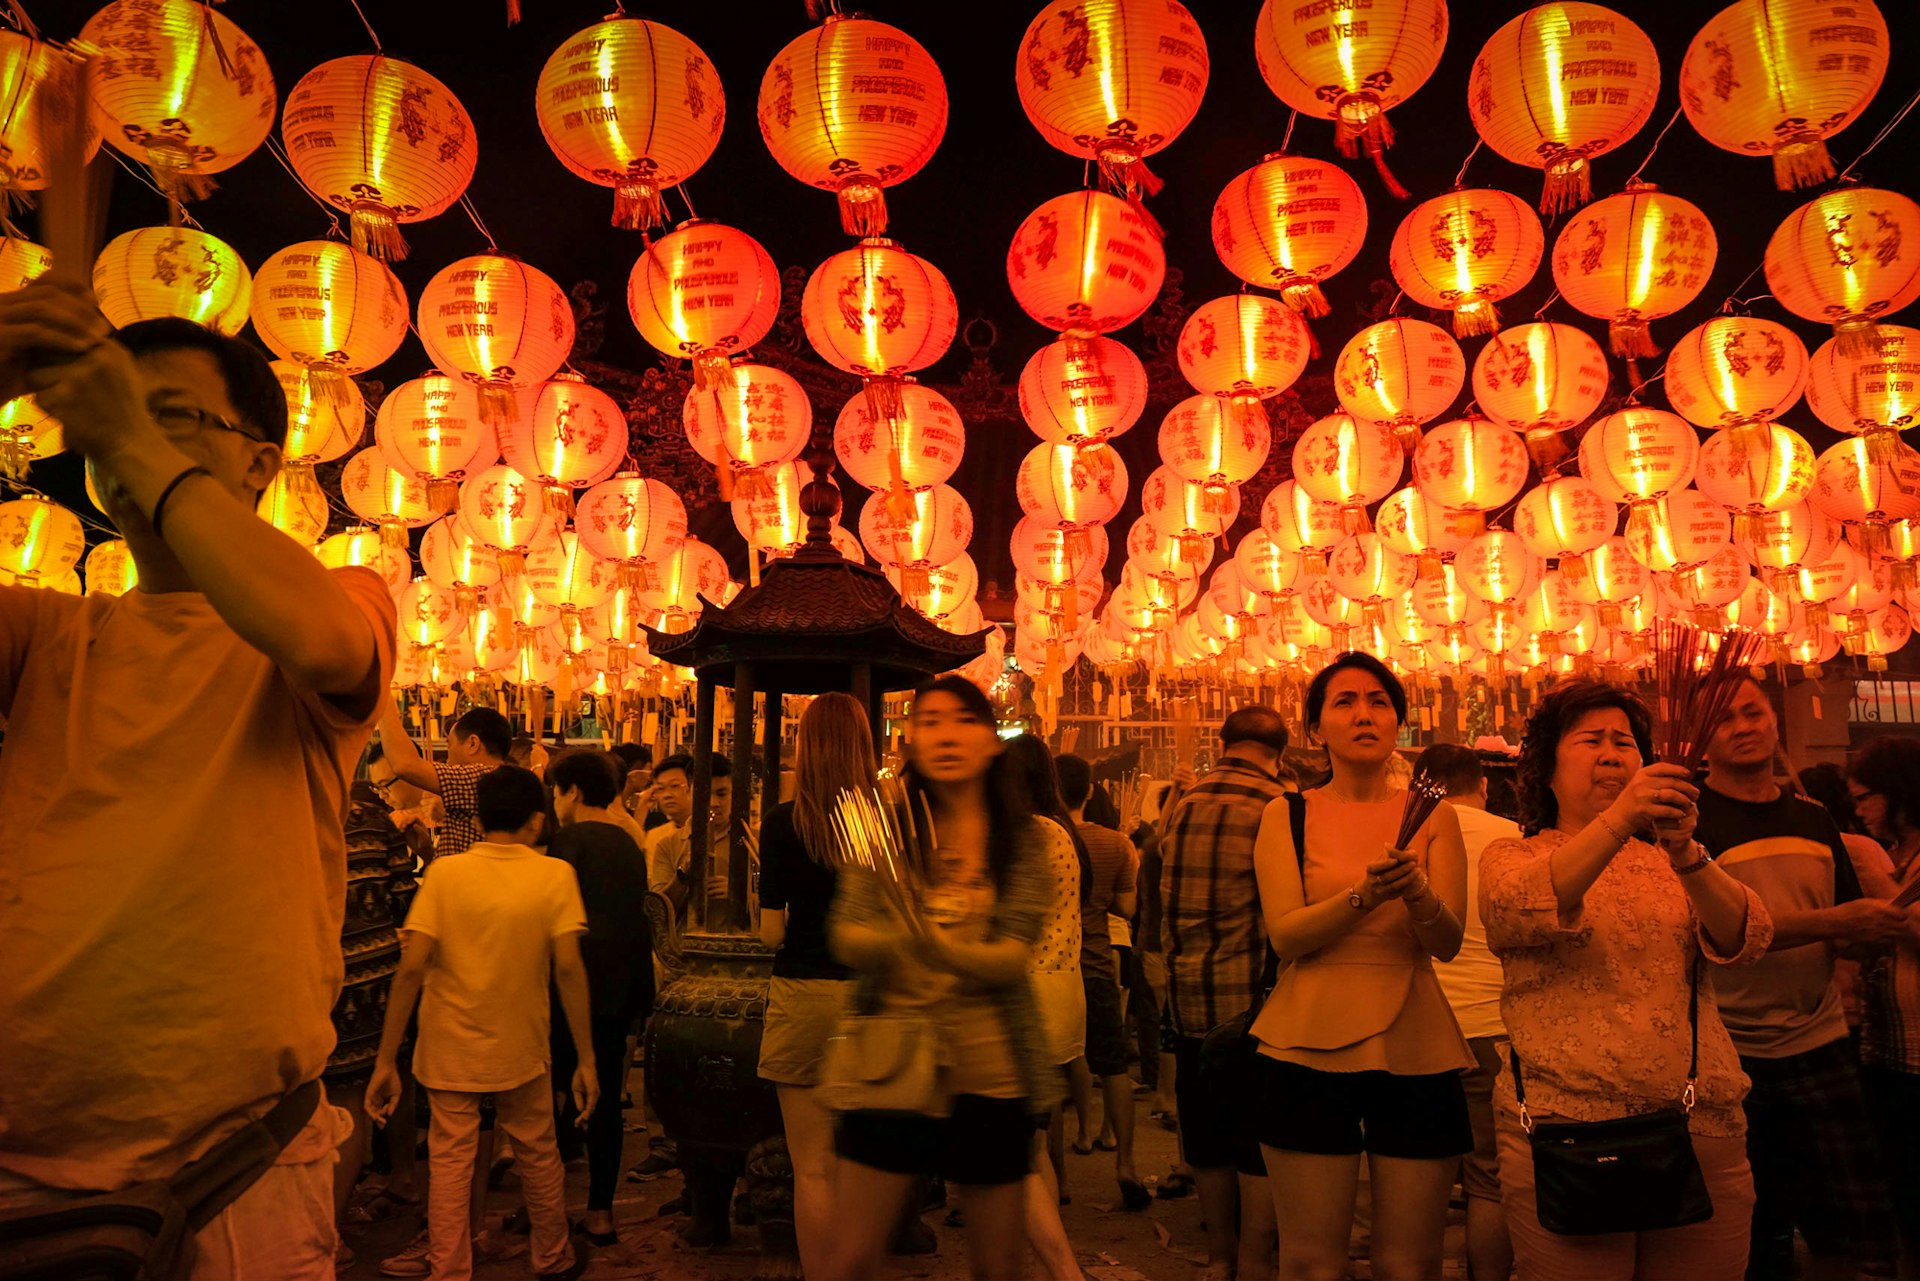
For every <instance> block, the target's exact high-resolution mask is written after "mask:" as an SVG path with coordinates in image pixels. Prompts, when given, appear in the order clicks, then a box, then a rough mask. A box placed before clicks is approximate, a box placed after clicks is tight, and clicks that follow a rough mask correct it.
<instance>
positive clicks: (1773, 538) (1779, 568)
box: [1735, 500, 1842, 589]
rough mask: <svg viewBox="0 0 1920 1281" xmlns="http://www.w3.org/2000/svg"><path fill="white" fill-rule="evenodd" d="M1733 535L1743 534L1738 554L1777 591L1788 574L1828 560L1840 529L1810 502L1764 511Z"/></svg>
mask: <svg viewBox="0 0 1920 1281" xmlns="http://www.w3.org/2000/svg"><path fill="white" fill-rule="evenodd" d="M1736 533H1737V534H1740V535H1743V536H1742V537H1739V538H1737V540H1736V542H1735V546H1737V547H1739V549H1740V553H1741V555H1743V556H1745V557H1746V558H1747V562H1748V563H1749V564H1751V565H1752V566H1753V567H1754V568H1755V569H1757V570H1759V571H1760V572H1761V574H1762V576H1763V577H1766V578H1767V579H1768V580H1769V581H1768V586H1769V587H1773V588H1776V589H1778V588H1779V586H1781V585H1783V584H1784V577H1785V575H1786V574H1787V573H1788V572H1789V571H1794V570H1797V569H1799V567H1800V566H1802V565H1817V564H1819V563H1820V562H1821V561H1823V560H1825V559H1827V557H1828V555H1829V554H1830V553H1831V552H1832V551H1833V545H1834V544H1835V543H1837V542H1839V541H1840V537H1841V533H1842V530H1841V527H1840V524H1839V522H1837V521H1834V520H1830V519H1828V517H1827V516H1825V515H1824V514H1823V513H1821V512H1820V511H1818V510H1817V509H1815V507H1814V506H1813V503H1812V501H1811V500H1809V501H1807V502H1804V503H1796V504H1794V505H1793V506H1791V507H1782V508H1780V509H1779V510H1778V511H1769V512H1765V513H1763V514H1762V515H1761V516H1759V517H1758V518H1757V519H1756V520H1754V521H1752V522H1751V523H1750V524H1749V525H1748V526H1747V527H1746V528H1745V529H1742V530H1739V531H1736Z"/></svg>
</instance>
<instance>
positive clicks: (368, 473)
mask: <svg viewBox="0 0 1920 1281" xmlns="http://www.w3.org/2000/svg"><path fill="white" fill-rule="evenodd" d="M340 496H341V497H342V498H343V499H345V500H346V504H347V507H348V508H349V509H350V510H351V511H352V512H353V514H354V515H356V516H358V517H359V518H360V519H361V520H363V521H365V522H367V523H368V524H369V525H373V526H375V527H376V528H378V529H379V530H380V532H381V534H382V535H383V536H384V537H385V538H386V540H387V541H388V542H389V543H391V544H392V545H393V546H395V547H402V548H404V547H405V546H406V545H407V531H408V530H409V529H420V528H423V527H424V526H427V525H430V524H432V523H433V522H434V520H435V519H437V518H438V517H439V516H440V514H441V511H442V510H443V508H441V507H435V506H434V505H433V504H432V503H431V502H430V501H429V499H428V494H427V485H426V482H425V481H423V480H421V479H420V477H418V476H416V475H414V474H412V473H410V472H404V471H400V470H398V469H397V468H394V467H391V466H389V465H388V463H387V459H386V456H385V454H384V453H382V451H381V450H380V448H379V447H378V446H374V447H371V448H367V449H363V450H361V451H360V452H359V453H357V454H355V455H354V456H353V457H351V458H349V459H347V462H346V465H345V466H344V467H342V468H341V470H340Z"/></svg>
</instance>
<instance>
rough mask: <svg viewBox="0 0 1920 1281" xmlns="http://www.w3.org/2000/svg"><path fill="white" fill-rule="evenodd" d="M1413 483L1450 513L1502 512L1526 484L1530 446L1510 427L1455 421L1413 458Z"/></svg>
mask: <svg viewBox="0 0 1920 1281" xmlns="http://www.w3.org/2000/svg"><path fill="white" fill-rule="evenodd" d="M1413 483H1414V486H1415V487H1416V488H1418V489H1419V491H1420V492H1421V493H1422V494H1424V495H1425V496H1426V497H1427V498H1429V499H1431V500H1432V501H1433V502H1435V503H1437V504H1438V505H1439V506H1441V507H1443V508H1446V509H1449V510H1452V511H1468V512H1485V511H1491V510H1493V509H1494V508H1496V507H1504V506H1506V504H1508V503H1509V502H1511V501H1513V499H1514V497H1515V496H1516V495H1518V494H1519V492H1520V487H1521V486H1522V485H1524V484H1526V483H1527V447H1526V446H1525V445H1524V444H1522V443H1521V440H1520V433H1519V432H1517V431H1515V430H1513V429H1512V428H1511V427H1502V426H1501V425H1500V424H1498V423H1495V422H1490V421H1488V420H1487V419H1485V418H1478V417H1473V418H1456V419H1454V420H1453V421H1452V422H1447V423H1441V424H1440V425H1438V426H1437V427H1435V428H1434V429H1433V430H1431V431H1429V432H1428V433H1427V434H1426V436H1425V437H1423V438H1422V439H1421V441H1420V445H1419V447H1418V448H1417V449H1415V450H1414V453H1413Z"/></svg>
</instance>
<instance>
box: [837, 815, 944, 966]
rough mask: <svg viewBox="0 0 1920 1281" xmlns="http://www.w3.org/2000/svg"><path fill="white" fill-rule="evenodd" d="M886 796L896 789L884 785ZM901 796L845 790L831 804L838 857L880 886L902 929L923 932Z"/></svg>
mask: <svg viewBox="0 0 1920 1281" xmlns="http://www.w3.org/2000/svg"><path fill="white" fill-rule="evenodd" d="M882 786H883V787H886V788H887V789H888V791H891V792H898V791H899V790H900V789H899V787H898V785H897V784H891V783H890V781H883V783H882ZM904 802H905V797H904V796H899V797H889V796H886V795H883V793H882V792H881V790H879V789H877V788H876V789H867V788H848V789H846V790H845V791H843V792H841V793H840V799H839V800H838V801H837V802H836V803H835V805H834V810H833V816H832V822H833V831H834V836H835V837H836V838H837V840H838V842H839V846H840V854H841V857H842V858H843V859H844V860H845V861H846V862H848V863H850V864H852V865H854V866H856V867H862V868H865V869H866V870H867V871H869V872H871V873H873V874H874V877H875V879H876V880H877V881H878V882H879V885H880V892H881V894H882V896H883V897H884V898H885V899H886V901H887V905H888V906H889V907H891V908H892V909H893V910H894V912H895V913H896V914H898V915H899V917H900V918H901V920H902V921H903V922H905V924H906V926H907V928H908V929H909V930H910V931H912V932H913V933H915V934H920V933H924V932H925V930H924V925H923V923H922V922H921V919H920V909H919V902H918V894H917V893H916V890H915V881H916V869H917V868H918V866H919V858H918V854H917V844H916V842H917V833H916V832H915V830H914V823H913V815H912V812H911V810H909V809H908V808H907V807H906V805H905V803H904Z"/></svg>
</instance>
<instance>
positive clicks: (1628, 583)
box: [1567, 538, 1653, 627]
mask: <svg viewBox="0 0 1920 1281" xmlns="http://www.w3.org/2000/svg"><path fill="white" fill-rule="evenodd" d="M1586 563H1587V573H1586V575H1585V576H1584V577H1581V578H1570V579H1568V580H1567V586H1568V587H1570V588H1572V590H1573V594H1574V595H1575V596H1576V597H1578V598H1579V599H1581V600H1583V601H1585V602H1587V603H1588V604H1589V605H1598V606H1599V607H1600V621H1601V622H1602V623H1604V624H1605V625H1606V626H1608V627H1615V626H1618V625H1619V621H1620V611H1621V607H1622V606H1624V605H1626V604H1627V603H1628V602H1629V601H1632V600H1633V599H1635V598H1636V597H1639V596H1642V595H1650V594H1651V592H1652V590H1653V575H1651V574H1649V573H1648V572H1647V567H1646V566H1645V565H1642V564H1641V563H1640V562H1639V561H1637V560H1635V559H1634V557H1633V552H1632V550H1631V549H1630V548H1629V547H1628V545H1627V540H1626V539H1624V538H1609V539H1607V540H1606V541H1605V542H1603V543H1601V544H1600V546H1598V547H1596V548H1594V549H1593V551H1592V552H1591V553H1590V554H1589V555H1588V556H1587V557H1586Z"/></svg>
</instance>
